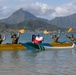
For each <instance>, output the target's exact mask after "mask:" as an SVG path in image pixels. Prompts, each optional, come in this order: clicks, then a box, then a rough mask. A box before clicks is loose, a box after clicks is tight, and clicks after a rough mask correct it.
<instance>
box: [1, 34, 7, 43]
mask: <svg viewBox="0 0 76 75" xmlns="http://www.w3.org/2000/svg"><path fill="white" fill-rule="evenodd" d="M4 40H6V34H4V37H3V38H2V35H1V34H0V44H1V43H2V42H3V41H4Z"/></svg>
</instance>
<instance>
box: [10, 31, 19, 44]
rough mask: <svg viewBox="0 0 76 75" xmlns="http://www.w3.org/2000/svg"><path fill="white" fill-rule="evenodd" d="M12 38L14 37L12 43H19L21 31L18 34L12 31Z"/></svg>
mask: <svg viewBox="0 0 76 75" xmlns="http://www.w3.org/2000/svg"><path fill="white" fill-rule="evenodd" d="M10 35H11V38H12V44H17V43H18V40H19V37H20V32H18V35H16V34H15V33H14V34H13V33H10Z"/></svg>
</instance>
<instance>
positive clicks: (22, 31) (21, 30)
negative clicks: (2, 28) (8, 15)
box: [7, 29, 25, 33]
mask: <svg viewBox="0 0 76 75" xmlns="http://www.w3.org/2000/svg"><path fill="white" fill-rule="evenodd" d="M7 32H20V33H24V32H25V30H24V29H20V30H8V31H7Z"/></svg>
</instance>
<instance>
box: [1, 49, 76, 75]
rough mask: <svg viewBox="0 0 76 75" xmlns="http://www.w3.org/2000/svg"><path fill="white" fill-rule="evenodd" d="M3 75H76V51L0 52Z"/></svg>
mask: <svg viewBox="0 0 76 75" xmlns="http://www.w3.org/2000/svg"><path fill="white" fill-rule="evenodd" d="M0 74H1V75H76V50H50V51H49V50H48V51H40V52H34V51H31V50H25V51H0Z"/></svg>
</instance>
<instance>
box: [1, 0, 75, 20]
mask: <svg viewBox="0 0 76 75" xmlns="http://www.w3.org/2000/svg"><path fill="white" fill-rule="evenodd" d="M0 1H1V0H0ZM5 1H6V0H5ZM16 1H17V0H16ZM22 1H23V0H22ZM25 1H27V0H25ZM24 3H25V4H24V5H15V6H12V7H8V6H0V18H5V17H8V16H10V15H11V14H12V13H13V12H15V11H17V10H18V9H20V8H23V9H24V10H27V11H29V12H30V13H32V14H34V15H35V16H37V17H41V18H45V19H53V18H55V17H60V16H67V15H70V14H73V13H76V2H75V1H74V2H70V3H68V4H64V5H62V6H57V7H56V6H50V5H47V4H45V3H39V2H36V3H31V4H27V3H26V2H24Z"/></svg>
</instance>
